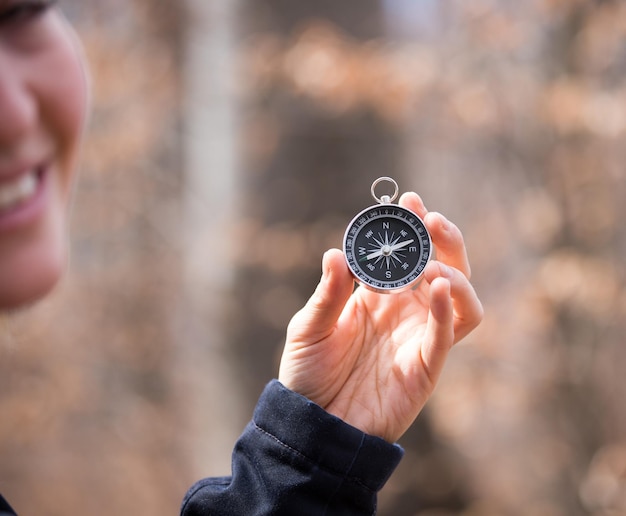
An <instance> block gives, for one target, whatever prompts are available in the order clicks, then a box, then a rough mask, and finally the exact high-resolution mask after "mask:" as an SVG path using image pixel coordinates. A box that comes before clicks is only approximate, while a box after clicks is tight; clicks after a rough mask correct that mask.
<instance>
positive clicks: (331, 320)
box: [288, 249, 354, 342]
mask: <svg viewBox="0 0 626 516" xmlns="http://www.w3.org/2000/svg"><path fill="white" fill-rule="evenodd" d="M353 289H354V280H353V279H352V275H351V274H350V271H349V270H348V266H347V265H346V261H345V260H344V257H343V253H342V252H341V251H340V250H339V249H330V250H328V251H326V253H324V257H323V259H322V279H321V280H320V282H319V284H318V285H317V288H316V289H315V292H314V293H313V295H312V296H311V298H310V299H309V300H308V301H307V303H306V305H305V306H304V308H302V310H300V311H299V312H298V313H297V314H296V315H295V316H294V317H293V319H292V320H291V322H290V323H289V328H288V333H289V336H290V337H291V338H292V339H294V340H306V341H308V342H315V341H318V340H320V339H323V338H325V337H327V336H328V335H329V334H330V333H331V332H332V330H333V328H334V326H335V323H336V322H337V320H338V319H339V316H340V315H341V312H342V311H343V308H344V307H345V305H346V303H347V302H348V299H349V298H350V296H351V295H352V291H353Z"/></svg>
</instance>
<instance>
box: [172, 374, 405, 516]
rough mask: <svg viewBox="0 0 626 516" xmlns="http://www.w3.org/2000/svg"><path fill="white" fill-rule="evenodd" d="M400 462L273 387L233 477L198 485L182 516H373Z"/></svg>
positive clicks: (390, 451) (383, 446) (379, 444)
mask: <svg viewBox="0 0 626 516" xmlns="http://www.w3.org/2000/svg"><path fill="white" fill-rule="evenodd" d="M402 455H403V450H402V448H400V447H399V446H397V445H392V444H389V443H387V442H386V441H384V440H383V439H380V438H378V437H373V436H370V435H367V434H364V433H363V432H361V431H360V430H358V429H356V428H354V427H352V426H350V425H348V424H346V423H345V422H343V421H341V420H340V419H338V418H336V417H334V416H332V415H330V414H328V413H327V412H326V411H324V410H323V409H322V408H321V407H319V406H318V405H316V404H314V403H313V402H311V401H309V400H308V399H306V398H304V397H303V396H300V395H299V394H296V393H294V392H292V391H290V390H288V389H287V388H285V387H284V386H283V385H282V384H281V383H279V382H278V381H276V380H274V381H272V382H271V383H269V384H268V385H267V387H266V388H265V390H264V392H263V394H262V395H261V398H260V399H259V402H258V404H257V407H256V409H255V411H254V418H253V420H252V421H251V422H250V423H249V424H248V426H247V427H246V429H245V430H244V432H243V434H242V435H241V437H240V438H239V440H238V441H237V444H236V445H235V449H234V451H233V458H232V476H231V477H221V478H207V479H204V480H201V481H199V482H197V483H196V484H195V485H194V486H193V487H192V488H191V489H190V490H189V491H188V493H187V495H186V496H185V499H184V500H183V504H182V510H181V515H182V516H206V515H230V516H234V515H242V516H254V515H259V516H260V515H264V516H267V515H274V516H279V515H285V516H286V515H289V516H294V515H296V514H297V515H302V516H306V515H314V516H324V515H326V516H331V515H339V514H341V515H345V516H350V515H368V516H371V515H372V514H375V512H376V496H377V492H378V491H379V490H380V489H381V488H382V486H383V485H384V484H385V482H386V481H387V479H388V478H389V476H390V475H391V473H392V472H393V470H394V469H395V468H396V466H397V465H398V463H399V462H400V459H401V458H402Z"/></svg>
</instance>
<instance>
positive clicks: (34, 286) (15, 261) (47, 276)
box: [0, 235, 68, 313]
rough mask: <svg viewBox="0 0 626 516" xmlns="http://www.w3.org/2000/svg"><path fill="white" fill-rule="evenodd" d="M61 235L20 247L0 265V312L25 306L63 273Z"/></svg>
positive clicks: (64, 259)
mask: <svg viewBox="0 0 626 516" xmlns="http://www.w3.org/2000/svg"><path fill="white" fill-rule="evenodd" d="M67 254H68V253H67V244H66V240H65V238H63V239H59V238H55V237H54V236H53V235H51V236H50V237H49V238H47V239H43V240H40V241H37V242H34V243H33V245H31V246H26V247H25V248H24V247H23V248H21V249H20V250H19V252H16V253H13V256H11V257H10V258H9V259H7V256H6V255H5V256H4V257H3V258H4V259H3V260H1V261H2V262H3V263H1V264H0V267H1V270H0V313H2V312H10V311H13V310H17V309H20V308H25V307H27V306H30V305H32V304H33V303H35V302H37V301H39V300H40V299H42V298H44V297H45V296H46V295H47V294H49V293H50V291H52V290H53V289H54V287H55V286H56V285H57V284H58V283H59V280H60V279H61V277H62V276H63V274H64V272H65V269H66V264H67Z"/></svg>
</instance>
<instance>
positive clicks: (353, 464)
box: [253, 380, 404, 492]
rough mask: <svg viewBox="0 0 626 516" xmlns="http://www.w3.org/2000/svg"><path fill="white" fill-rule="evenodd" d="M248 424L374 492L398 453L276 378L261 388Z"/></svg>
mask: <svg viewBox="0 0 626 516" xmlns="http://www.w3.org/2000/svg"><path fill="white" fill-rule="evenodd" d="M253 423H254V424H255V425H256V426H257V427H258V428H259V429H260V430H261V431H263V432H265V433H267V434H270V435H271V436H272V437H273V438H274V439H276V440H278V441H279V442H280V443H281V444H283V445H284V446H286V447H288V448H290V449H292V450H294V451H296V452H297V453H299V454H300V455H303V456H305V457H306V458H307V459H308V460H310V461H312V462H314V463H316V464H318V466H319V467H321V468H324V469H326V470H328V471H332V472H334V473H336V474H337V475H340V476H344V477H348V478H353V479H354V480H357V481H358V482H359V483H361V484H363V485H365V486H366V487H367V488H368V489H370V490H372V491H375V492H376V491H379V490H380V489H381V488H382V487H383V485H384V484H385V483H386V482H387V480H388V479H389V477H390V476H391V474H392V473H393V471H394V470H395V468H396V467H397V466H398V464H399V462H400V460H401V459H402V456H403V455H404V450H403V449H402V448H401V447H400V446H399V445H396V444H389V443H388V442H387V441H385V440H384V439H381V438H379V437H374V436H371V435H368V434H365V433H364V432H362V431H361V430H359V429H357V428H355V427H353V426H351V425H349V424H348V423H346V422H344V421H342V420H341V419H339V418H338V417H336V416H333V415H331V414H329V413H328V412H326V411H325V410H324V409H322V408H321V407H320V406H319V405H316V404H315V403H313V402H312V401H310V400H308V399H307V398H305V397H304V396H302V395H300V394H298V393H296V392H293V391H291V390H289V389H287V388H286V387H285V386H284V385H283V384H281V383H280V382H279V381H278V380H273V381H271V382H270V383H269V384H268V385H267V386H266V387H265V390H264V391H263V394H262V395H261V397H260V399H259V402H258V404H257V406H256V409H255V411H254V419H253Z"/></svg>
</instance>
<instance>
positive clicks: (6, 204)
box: [0, 170, 37, 212]
mask: <svg viewBox="0 0 626 516" xmlns="http://www.w3.org/2000/svg"><path fill="white" fill-rule="evenodd" d="M36 190H37V171H35V170H33V171H32V172H30V173H29V174H24V175H22V176H20V177H19V178H18V179H16V180H15V181H13V182H12V183H8V184H5V185H2V186H0V212H3V211H9V210H10V209H12V208H14V207H15V206H17V205H18V204H20V203H21V202H23V201H25V200H26V199H28V198H29V197H32V196H33V195H34V194H35V192H36Z"/></svg>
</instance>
